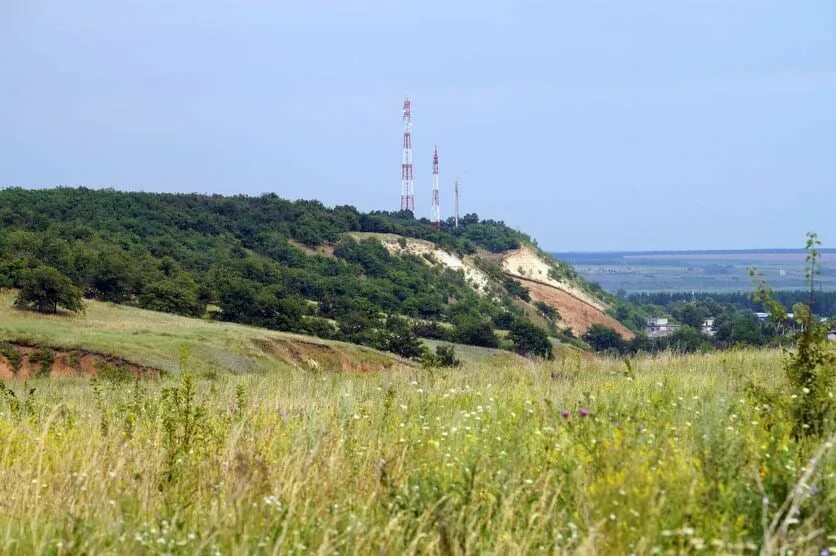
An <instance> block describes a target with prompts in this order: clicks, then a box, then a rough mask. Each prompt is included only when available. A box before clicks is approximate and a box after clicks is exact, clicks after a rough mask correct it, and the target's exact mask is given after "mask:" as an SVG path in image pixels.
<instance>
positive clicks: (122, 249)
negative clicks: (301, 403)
mask: <svg viewBox="0 0 836 556" xmlns="http://www.w3.org/2000/svg"><path fill="white" fill-rule="evenodd" d="M452 224H453V223H452V222H451V221H447V222H445V223H443V224H442V226H441V229H440V230H436V229H435V228H434V227H433V226H430V223H429V222H428V221H427V220H416V219H415V218H414V217H413V215H412V213H410V212H394V213H390V212H372V213H361V212H359V211H358V210H357V209H355V208H354V207H351V206H338V207H335V208H333V209H332V208H327V207H325V206H323V205H322V204H321V203H319V202H317V201H295V202H291V201H287V200H284V199H281V198H279V197H277V196H276V195H273V194H268V195H262V196H260V197H246V196H235V197H224V196H220V195H211V196H210V195H198V194H156V193H139V192H120V191H114V190H92V189H86V188H78V189H71V188H58V189H50V190H24V189H6V190H2V191H0V286H6V287H20V285H21V283H22V282H23V281H24V280H25V278H26V276H27V272H30V271H32V269H35V268H37V267H42V266H45V267H51V268H54V269H57V270H58V271H59V272H60V273H62V274H63V275H65V276H67V277H68V278H69V279H70V280H71V281H72V282H73V283H74V284H75V285H76V286H77V287H79V288H81V289H82V291H83V292H84V295H85V296H87V297H89V298H92V299H98V300H103V301H112V302H116V303H128V304H134V305H138V306H140V307H144V308H148V309H153V310H157V311H165V312H171V313H179V314H183V315H190V316H203V315H214V316H215V317H216V318H220V319H224V320H229V321H234V322H239V323H244V324H253V325H257V326H263V327H267V328H273V329H278V330H290V331H298V332H304V333H309V334H315V335H318V336H322V337H326V338H336V339H342V340H348V341H352V342H357V343H362V344H367V345H372V346H374V347H379V348H382V349H391V350H392V351H402V349H401V348H400V347H399V346H398V345H397V344H398V341H399V340H398V338H396V336H398V335H403V334H407V335H409V334H412V333H413V326H411V325H410V326H408V327H405V326H403V323H402V322H399V321H398V320H397V316H399V315H400V316H403V317H410V321H411V322H428V323H430V324H427V325H423V326H424V328H425V329H427V330H428V331H429V333H431V334H433V335H435V336H438V337H444V338H446V339H450V340H456V341H460V342H463V343H471V344H479V345H490V346H496V345H498V344H499V340H498V339H497V337H496V335H495V334H494V329H495V328H504V329H510V328H512V326H513V325H514V324H518V325H520V324H519V323H527V322H528V320H527V317H525V315H524V313H523V311H522V310H521V309H520V308H518V307H517V306H516V305H515V304H514V302H513V301H512V298H513V296H514V295H515V294H517V295H518V292H509V291H508V290H507V289H506V288H503V286H502V284H499V285H498V287H497V291H496V292H494V295H493V296H492V297H491V299H490V300H488V298H484V297H480V296H478V295H476V294H475V293H474V291H473V289H472V288H471V287H469V286H468V285H467V284H466V283H465V278H464V276H463V274H462V273H460V272H453V271H451V270H448V269H444V268H442V267H441V266H438V265H437V266H436V267H435V268H432V267H431V266H430V265H427V264H426V262H427V261H425V260H422V259H420V258H418V257H416V256H393V255H390V254H389V253H388V252H387V250H386V249H385V248H384V247H383V245H382V244H381V243H380V242H378V241H376V240H374V239H365V240H359V241H358V240H355V239H352V237H351V236H350V235H348V233H349V232H381V233H393V234H399V235H402V236H406V237H410V238H419V239H426V240H429V241H432V242H434V243H436V244H438V245H440V246H442V247H444V248H446V249H448V250H450V251H453V252H457V253H461V254H463V253H474V252H475V251H476V250H477V248H482V249H485V250H487V251H492V252H498V251H504V250H507V249H514V248H517V247H519V246H520V245H521V244H522V243H523V242H530V241H531V240H530V238H529V237H528V236H526V235H525V234H522V233H520V232H518V231H516V230H513V229H511V228H509V227H508V226H506V225H505V224H504V223H502V222H497V221H493V220H480V219H479V217H478V216H477V215H475V214H468V215H465V216H464V217H463V218H461V219H460V226H459V227H458V228H456V227H454V226H453V225H452ZM316 248H323V249H324V250H323V252H322V253H317V252H315V251H314V250H315V249H316ZM513 285H515V284H511V285H510V286H513ZM512 289H513V287H512ZM433 323H434V324H433ZM520 326H521V325H520ZM518 327H519V326H518ZM410 349H412V348H410V347H407V348H403V350H405V351H409V350H410ZM407 355H408V354H407Z"/></svg>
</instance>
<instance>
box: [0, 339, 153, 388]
mask: <svg viewBox="0 0 836 556" xmlns="http://www.w3.org/2000/svg"><path fill="white" fill-rule="evenodd" d="M7 345H9V346H11V347H12V349H13V350H14V351H15V352H16V353H18V354H19V355H20V356H21V359H20V366H19V368H18V369H17V370H15V369H14V368H13V367H12V363H11V361H10V360H9V359H7V358H6V357H5V356H3V355H0V380H27V379H30V378H34V377H36V376H39V375H43V374H46V375H48V376H52V377H95V376H98V375H99V374H100V373H102V372H105V371H108V370H110V371H114V372H118V373H125V374H129V375H130V376H132V377H134V378H151V377H158V376H160V371H159V370H157V369H152V368H150V367H145V366H142V365H137V364H135V363H131V362H129V361H125V360H124V359H119V358H117V357H110V356H108V355H103V354H100V353H91V352H85V351H80V350H75V351H65V350H61V349H52V348H46V349H47V351H48V353H50V354H51V357H52V361H51V363H49V364H48V365H47V367H48V370H47V371H46V373H44V364H43V363H41V362H40V361H38V360H36V358H34V357H33V355H34V354H35V353H36V352H39V351H41V350H42V349H43V348H40V347H39V346H30V345H25V344H19V343H15V342H8V343H7Z"/></svg>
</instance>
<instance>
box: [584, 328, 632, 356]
mask: <svg viewBox="0 0 836 556" xmlns="http://www.w3.org/2000/svg"><path fill="white" fill-rule="evenodd" d="M583 339H584V341H585V342H586V343H587V344H589V345H590V346H592V349H594V350H595V351H606V350H615V351H623V350H624V340H623V339H622V338H621V336H620V335H619V334H618V332H616V331H615V330H613V329H612V328H608V327H606V326H603V325H601V324H593V325H592V326H590V327H589V330H587V331H586V334H584V335H583Z"/></svg>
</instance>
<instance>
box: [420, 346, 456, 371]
mask: <svg viewBox="0 0 836 556" xmlns="http://www.w3.org/2000/svg"><path fill="white" fill-rule="evenodd" d="M461 364H462V362H461V361H460V360H459V359H457V358H456V348H455V346H451V345H443V344H442V345H438V346H436V347H435V353H433V352H431V351H429V350H426V351H425V352H424V353H423V355H422V356H421V365H422V366H423V367H424V368H428V369H432V368H441V367H459V366H461Z"/></svg>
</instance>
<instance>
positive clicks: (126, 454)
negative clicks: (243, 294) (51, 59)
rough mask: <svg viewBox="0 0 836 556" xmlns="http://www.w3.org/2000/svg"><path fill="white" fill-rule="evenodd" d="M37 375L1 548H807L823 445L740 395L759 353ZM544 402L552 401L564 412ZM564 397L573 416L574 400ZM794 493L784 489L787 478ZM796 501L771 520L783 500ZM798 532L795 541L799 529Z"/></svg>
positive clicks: (14, 428)
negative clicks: (784, 519) (155, 375)
mask: <svg viewBox="0 0 836 556" xmlns="http://www.w3.org/2000/svg"><path fill="white" fill-rule="evenodd" d="M186 377H188V375H185V377H183V376H181V377H170V378H167V379H163V380H161V381H158V382H148V383H142V384H139V385H137V386H135V387H130V386H129V387H125V386H121V387H117V386H113V385H108V384H106V383H99V384H94V385H90V384H89V383H87V382H85V381H83V380H74V381H62V380H53V381H36V382H34V383H30V384H29V385H28V387H31V386H33V385H34V386H36V387H37V391H36V392H35V394H34V396H33V397H31V398H27V397H26V394H25V392H24V386H23V385H22V384H15V385H12V386H11V388H12V389H13V390H14V391H15V392H16V395H17V398H14V399H13V398H10V397H9V396H5V397H4V398H3V399H2V401H0V446H2V449H0V468H2V469H3V470H4V480H3V481H0V508H2V511H0V531H2V535H0V552H2V553H12V554H15V553H16V554H30V553H36V552H53V553H70V552H72V553H79V552H94V553H95V552H118V553H146V552H147V553H151V552H154V553H156V552H171V553H183V554H195V553H209V552H216V551H219V552H221V553H276V552H279V551H280V552H282V553H298V554H302V553H304V554H308V553H312V552H315V553H322V554H325V553H333V552H335V551H337V552H341V553H358V554H369V553H390V554H400V553H406V554H417V553H439V554H441V553H444V554H450V553H479V552H496V553H529V552H541V551H542V552H557V553H562V552H566V553H575V552H581V553H592V552H594V551H597V552H598V553H601V554H626V553H642V554H644V553H653V552H660V553H691V552H694V553H696V552H703V551H704V552H709V553H750V552H752V551H755V550H757V549H758V548H759V547H761V546H763V544H764V543H765V542H774V543H776V546H777V545H782V546H789V545H790V544H791V543H793V542H796V541H798V542H800V544H799V545H798V546H796V552H797V553H802V554H811V553H816V554H818V552H819V551H820V550H821V549H822V548H823V547H824V546H826V545H827V544H828V543H830V544H834V540H833V539H832V537H831V539H830V540H829V541H828V540H827V537H826V535H827V532H828V531H833V530H834V525H836V523H834V514H833V510H832V508H833V507H834V505H833V502H834V492H833V489H832V484H833V480H834V479H833V477H834V470H835V469H834V460H833V458H832V457H830V458H827V457H820V458H819V459H818V460H817V466H816V468H815V471H814V472H813V473H812V474H811V475H810V476H809V477H808V478H807V479H806V481H804V482H803V483H799V477H800V476H801V475H802V473H803V471H804V469H805V466H807V465H808V464H809V461H810V459H811V456H812V455H813V454H814V453H815V451H816V450H817V449H818V445H814V444H812V443H811V444H809V445H808V444H803V443H799V442H797V441H796V440H794V439H793V438H792V436H791V434H790V429H791V427H790V424H789V422H788V418H787V416H786V415H784V414H783V413H782V412H781V411H780V409H779V408H765V407H763V406H762V405H761V404H759V403H758V402H757V401H756V400H754V399H753V398H752V397H751V396H750V395H749V394H748V392H749V391H748V389H747V385H748V384H749V383H750V382H755V383H757V384H759V385H761V386H763V387H765V388H768V389H779V388H783V387H784V379H783V372H782V370H781V365H780V354H779V353H777V352H768V351H739V352H727V353H723V354H707V355H693V356H688V357H673V356H670V355H660V356H657V357H655V358H646V359H638V360H636V361H634V362H633V372H632V373H630V372H626V371H625V365H624V363H623V362H620V361H615V360H603V361H582V360H580V359H573V358H568V359H566V360H557V361H554V362H550V363H543V364H537V365H529V366H526V367H499V366H487V365H485V366H474V365H469V366H465V367H464V368H462V369H459V370H452V371H444V372H434V373H426V372H421V371H419V370H417V369H416V370H414V371H412V372H407V373H394V374H393V373H378V374H371V375H364V376H358V375H349V376H346V375H339V374H331V373H307V372H294V373H282V374H277V373H270V374H266V375H253V374H250V375H231V374H226V373H224V374H221V375H219V377H218V378H217V379H215V380H207V379H195V380H192V379H190V378H186ZM563 411H567V412H568V416H567V417H564V416H563V413H562V412H563ZM582 412H584V413H588V414H587V415H585V416H584V415H582ZM794 489H796V490H794ZM793 492H797V493H799V494H797V498H798V500H799V501H800V506H799V511H798V513H794V514H792V516H788V517H791V518H792V519H793V520H797V522H794V523H792V524H791V525H790V524H788V529H787V530H786V532H777V533H776V531H778V529H780V528H778V527H776V528H775V530H774V531H773V530H772V529H771V528H770V524H771V520H772V519H773V517H774V516H776V515H779V514H780V508H781V506H782V504H783V503H784V501H785V500H786V499H787V497H788V496H790V495H792V493H793ZM808 536H809V537H808Z"/></svg>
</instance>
